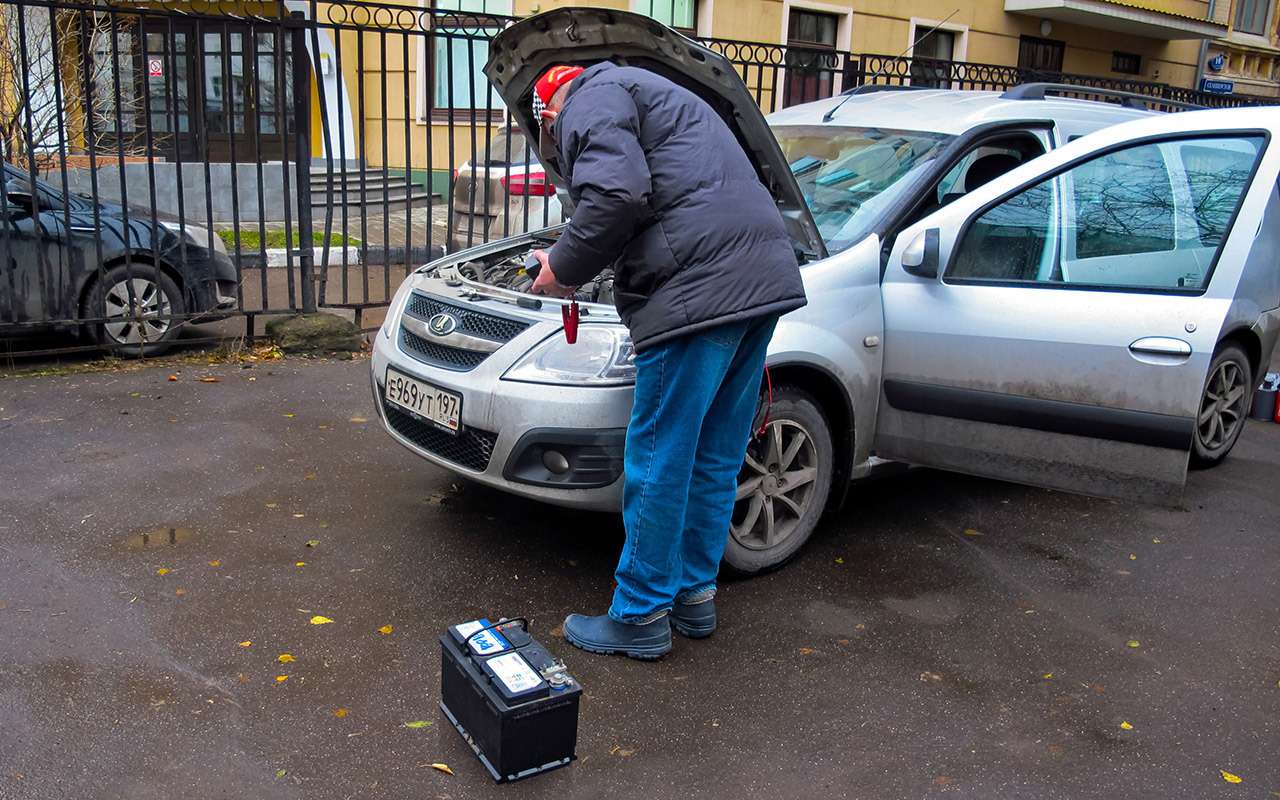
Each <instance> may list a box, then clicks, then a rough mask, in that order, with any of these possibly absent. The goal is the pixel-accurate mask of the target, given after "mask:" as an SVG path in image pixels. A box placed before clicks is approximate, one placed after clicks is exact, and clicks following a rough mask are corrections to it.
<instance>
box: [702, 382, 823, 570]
mask: <svg viewBox="0 0 1280 800" xmlns="http://www.w3.org/2000/svg"><path fill="white" fill-rule="evenodd" d="M833 466H834V453H833V447H832V442H831V428H830V426H829V425H828V424H827V420H826V417H825V416H824V415H823V413H822V408H821V407H820V406H819V405H818V403H817V402H815V401H814V399H813V398H812V397H810V396H809V395H808V394H807V393H805V392H804V391H802V390H800V389H797V388H795V387H792V386H783V387H780V388H778V389H777V390H775V391H774V399H773V405H772V407H771V408H770V410H769V421H768V425H767V426H766V428H765V431H764V433H763V434H762V435H760V436H757V437H755V438H754V439H752V441H751V443H750V444H749V445H748V446H747V458H746V463H744V464H743V466H742V471H741V472H740V473H739V474H738V493H737V498H736V502H735V504H734V509H733V519H732V522H731V524H730V527H729V541H728V543H727V544H726V545H725V551H724V563H725V564H726V565H727V566H728V567H730V568H731V569H732V570H733V571H735V572H738V573H741V574H745V575H753V574H756V573H760V572H765V571H768V570H771V569H776V568H778V567H780V566H782V565H783V564H785V563H786V562H787V561H788V560H789V559H790V558H792V557H793V556H794V555H795V554H796V553H797V552H799V550H800V547H801V546H802V545H803V544H804V543H805V541H806V540H808V538H809V536H810V534H812V533H813V529H814V528H815V527H817V524H818V520H819V519H820V518H821V517H822V512H823V509H824V508H825V507H826V505H827V497H828V495H829V494H830V493H831V476H832V471H833Z"/></svg>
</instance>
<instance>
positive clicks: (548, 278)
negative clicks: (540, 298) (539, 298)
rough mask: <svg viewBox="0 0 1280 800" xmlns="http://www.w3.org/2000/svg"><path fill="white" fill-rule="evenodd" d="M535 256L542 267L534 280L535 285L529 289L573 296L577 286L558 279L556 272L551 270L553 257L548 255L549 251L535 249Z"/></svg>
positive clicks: (542, 292)
mask: <svg viewBox="0 0 1280 800" xmlns="http://www.w3.org/2000/svg"><path fill="white" fill-rule="evenodd" d="M533 257H534V258H536V259H538V263H539V264H541V265H542V269H540V270H538V277H537V278H536V279H535V280H534V282H533V286H531V287H529V291H530V292H533V293H534V294H545V295H547V296H549V297H573V293H574V292H576V291H577V288H576V287H573V286H565V285H564V284H562V283H560V282H559V281H557V280H556V274H555V273H554V272H552V271H551V258H550V256H548V255H547V251H546V250H534V251H533Z"/></svg>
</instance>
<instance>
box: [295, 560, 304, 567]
mask: <svg viewBox="0 0 1280 800" xmlns="http://www.w3.org/2000/svg"><path fill="white" fill-rule="evenodd" d="M293 565H294V566H295V567H305V566H306V565H307V562H305V561H295V562H293Z"/></svg>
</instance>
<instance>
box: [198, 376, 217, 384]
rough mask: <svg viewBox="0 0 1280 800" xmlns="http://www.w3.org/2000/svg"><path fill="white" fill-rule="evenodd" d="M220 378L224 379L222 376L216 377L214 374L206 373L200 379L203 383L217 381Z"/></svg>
mask: <svg viewBox="0 0 1280 800" xmlns="http://www.w3.org/2000/svg"><path fill="white" fill-rule="evenodd" d="M220 380H222V378H215V377H213V376H212V375H205V376H204V377H203V378H201V379H200V382H201V383H217V382H218V381H220Z"/></svg>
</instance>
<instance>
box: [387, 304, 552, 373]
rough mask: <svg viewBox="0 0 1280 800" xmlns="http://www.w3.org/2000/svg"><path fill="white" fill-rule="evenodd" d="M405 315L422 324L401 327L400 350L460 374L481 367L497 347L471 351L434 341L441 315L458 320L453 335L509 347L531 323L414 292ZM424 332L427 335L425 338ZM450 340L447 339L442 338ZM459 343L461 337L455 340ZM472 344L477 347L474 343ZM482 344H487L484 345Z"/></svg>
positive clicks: (466, 348)
mask: <svg viewBox="0 0 1280 800" xmlns="http://www.w3.org/2000/svg"><path fill="white" fill-rule="evenodd" d="M404 313H405V315H406V316H407V317H412V318H413V319H414V320H417V322H419V323H422V324H421V325H418V324H416V323H415V324H414V326H413V327H414V330H410V327H409V326H408V325H406V324H404V323H402V324H401V326H400V348H401V349H402V350H403V351H404V352H406V353H408V354H409V355H411V356H413V357H414V358H416V359H417V360H419V361H421V362H423V363H424V364H430V365H432V366H435V367H441V368H443V369H450V370H454V371H457V372H467V371H469V370H473V369H475V368H476V367H477V366H479V365H480V363H481V362H483V361H484V360H485V359H486V358H488V357H489V354H490V353H491V352H493V350H496V349H497V348H496V347H488V348H485V349H471V348H468V347H465V346H456V345H455V344H453V343H446V342H445V341H433V340H432V339H433V337H432V336H431V335H430V330H431V329H430V324H429V323H430V321H431V318H432V317H435V316H436V315H438V314H448V315H449V316H451V317H453V318H454V319H455V320H456V321H457V325H456V327H455V328H454V329H453V331H452V332H453V333H456V334H460V335H461V337H474V338H476V339H483V340H485V341H487V342H494V343H496V344H499V345H501V344H505V343H507V342H509V341H511V340H512V339H514V338H515V337H516V336H518V335H519V334H520V333H522V332H523V331H524V330H525V329H526V328H528V327H529V323H527V322H523V321H521V320H516V319H510V318H508V317H500V316H498V315H496V314H490V313H488V312H485V311H479V310H477V309H474V308H467V307H466V306H463V305H458V304H455V303H447V302H445V301H443V300H437V299H436V298H434V297H427V296H426V295H424V294H419V293H418V292H414V293H413V294H412V295H411V296H410V297H409V302H408V303H406V304H405V309H404ZM424 333H425V334H426V335H424ZM442 338H446V337H442ZM454 338H455V340H456V339H457V338H459V337H454ZM472 344H473V345H474V344H477V343H475V342H472ZM478 344H481V345H483V344H484V343H483V342H480V343H478Z"/></svg>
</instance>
